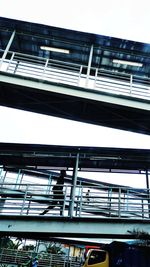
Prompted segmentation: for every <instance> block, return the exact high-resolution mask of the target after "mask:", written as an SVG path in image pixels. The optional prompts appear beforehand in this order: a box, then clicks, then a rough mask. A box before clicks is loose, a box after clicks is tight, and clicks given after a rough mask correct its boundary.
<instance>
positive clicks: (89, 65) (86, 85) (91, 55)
mask: <svg viewBox="0 0 150 267" xmlns="http://www.w3.org/2000/svg"><path fill="white" fill-rule="evenodd" d="M92 57H93V45H92V46H91V49H90V55H89V62H88V68H87V76H86V83H85V87H88V81H89V76H90V70H91V64H92Z"/></svg>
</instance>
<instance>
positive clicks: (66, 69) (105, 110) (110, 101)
mask: <svg viewBox="0 0 150 267" xmlns="http://www.w3.org/2000/svg"><path fill="white" fill-rule="evenodd" d="M0 26H1V27H0V32H1V45H0V55H1V62H0V70H1V72H0V74H1V75H0V105H4V106H8V107H14V108H19V109H24V110H29V111H33V112H38V113H43V114H48V115H52V116H57V117H62V118H67V119H71V120H78V121H82V122H88V123H92V124H97V125H103V126H108V127H113V128H119V129H124V130H129V131H136V132H139V133H144V134H149V133H150V126H149V116H150V90H149V88H150V79H149V66H148V63H147V60H148V58H149V48H148V47H147V48H146V45H145V44H142V43H136V42H131V41H127V40H122V39H115V38H111V37H105V36H100V35H94V34H88V33H81V32H74V31H69V30H65V29H60V28H54V27H48V26H45V25H38V24H33V23H28V22H26V23H24V22H21V21H15V20H9V19H3V18H1V19H0ZM49 32H51V34H49ZM32 36H34V38H32ZM46 44H48V45H46ZM43 45H44V46H43ZM56 48H57V50H56ZM117 59H118V60H119V59H124V60H125V63H122V61H119V63H115V62H116V61H114V60H117ZM120 62H121V63H120ZM12 96H13V97H12Z"/></svg>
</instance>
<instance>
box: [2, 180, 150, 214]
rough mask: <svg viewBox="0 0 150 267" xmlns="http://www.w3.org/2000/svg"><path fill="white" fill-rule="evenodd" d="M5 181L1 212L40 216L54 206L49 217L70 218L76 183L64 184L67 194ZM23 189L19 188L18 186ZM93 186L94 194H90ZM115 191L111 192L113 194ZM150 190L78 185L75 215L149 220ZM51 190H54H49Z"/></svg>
mask: <svg viewBox="0 0 150 267" xmlns="http://www.w3.org/2000/svg"><path fill="white" fill-rule="evenodd" d="M47 187H48V185H41V184H16V187H15V188H14V184H8V183H6V184H3V186H2V187H1V188H0V215H6V214H8V215H19V216H31V215H34V216H38V215H40V214H41V213H42V212H43V211H44V210H45V209H47V207H49V206H50V207H51V208H50V209H49V210H48V212H47V216H59V215H60V210H63V212H62V214H61V216H65V217H69V216H70V215H69V209H70V205H71V202H72V199H71V195H70V192H71V188H72V185H63V192H64V197H63V199H62V197H61V195H60V194H59V193H58V194H55V199H54V197H53V193H52V187H53V185H52V184H51V185H49V190H47ZM18 188H19V189H18ZM88 189H90V195H89V196H88V200H87V196H86V192H87V190H88ZM110 190H111V195H110ZM149 191H150V190H147V189H136V188H133V189H132V188H128V187H120V186H118V187H116V186H115V187H113V186H112V187H111V188H110V186H108V187H106V185H105V186H102V185H101V187H100V186H99V185H95V186H92V187H91V188H89V187H87V186H83V185H81V186H80V185H78V186H76V188H75V198H74V207H73V210H74V214H73V216H74V217H84V216H86V217H91V216H95V217H99V218H101V217H112V218H113V217H116V218H130V219H131V218H138V219H149V216H150V214H149V212H150V192H149ZM47 192H50V193H47ZM54 200H55V201H54Z"/></svg>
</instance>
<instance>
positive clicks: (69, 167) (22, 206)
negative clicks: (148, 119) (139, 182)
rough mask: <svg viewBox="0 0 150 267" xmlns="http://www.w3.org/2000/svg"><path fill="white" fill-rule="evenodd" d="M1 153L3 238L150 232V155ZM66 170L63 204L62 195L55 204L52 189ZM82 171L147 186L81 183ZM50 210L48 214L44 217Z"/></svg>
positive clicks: (14, 147)
mask: <svg viewBox="0 0 150 267" xmlns="http://www.w3.org/2000/svg"><path fill="white" fill-rule="evenodd" d="M0 148H1V155H0V160H1V164H2V168H1V188H0V195H1V198H0V224H1V227H0V232H1V234H3V235H4V234H6V233H7V234H10V235H15V236H16V235H17V236H24V237H32V238H35V237H36V236H38V238H39V239H40V238H43V237H45V238H46V237H47V236H55V237H56V236H57V237H61V236H62V237H98V236H99V237H109V238H110V237H119V238H129V237H131V234H130V233H131V232H132V231H133V230H137V229H138V230H141V231H144V232H147V233H150V226H149V218H150V190H149V166H150V161H149V150H145V149H144V150H138V149H113V148H111V149H110V148H88V147H63V146H62V147H61V146H45V145H42V146H41V145H26V144H25V145H23V144H4V143H3V144H1V146H0ZM29 162H30V165H29ZM23 166H24V168H23ZM62 169H63V170H66V171H67V173H68V174H67V175H66V176H65V181H64V184H62V187H63V200H62V198H61V202H59V200H60V194H57V195H55V204H54V202H53V192H52V188H53V185H54V184H56V181H57V179H58V177H59V171H60V170H62ZM81 171H82V172H83V171H84V172H87V173H89V172H97V173H99V175H100V173H102V172H103V173H105V175H107V174H108V173H113V174H114V173H116V174H117V173H119V174H120V176H121V175H123V174H125V173H126V174H128V175H130V178H131V179H132V175H133V177H134V175H135V174H136V175H139V176H140V175H142V176H143V175H144V176H145V182H146V184H147V187H146V188H141V189H140V188H133V187H128V186H119V185H115V184H110V183H104V182H101V181H100V177H99V178H97V180H92V179H87V178H82V176H81V177H80V172H81ZM133 179H134V178H133ZM136 179H137V177H136ZM135 184H136V181H135ZM87 192H88V194H87ZM56 202H57V204H56ZM48 206H51V208H50V209H49V211H48V212H47V213H46V214H45V215H41V214H42V212H43V211H44V210H45V209H46V208H47V207H48ZM60 211H62V212H61V215H60Z"/></svg>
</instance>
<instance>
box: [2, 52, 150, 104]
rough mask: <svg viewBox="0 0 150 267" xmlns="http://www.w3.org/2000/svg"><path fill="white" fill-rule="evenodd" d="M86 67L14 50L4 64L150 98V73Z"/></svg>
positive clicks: (44, 76)
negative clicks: (145, 74)
mask: <svg viewBox="0 0 150 267" xmlns="http://www.w3.org/2000/svg"><path fill="white" fill-rule="evenodd" d="M1 51H2V52H3V50H1ZM86 69H87V66H85V65H79V64H74V63H70V62H65V61H58V60H53V59H47V58H43V57H37V56H32V55H29V54H21V53H16V52H11V51H9V52H8V56H7V58H6V59H5V60H4V61H3V62H2V65H1V70H2V71H4V72H8V73H12V74H14V75H15V74H16V75H21V76H23V77H32V78H37V79H39V80H43V81H44V80H46V81H52V82H56V83H63V84H68V85H74V86H80V87H85V88H87V89H93V90H97V91H101V92H106V93H111V94H115V95H124V96H131V97H134V98H140V99H146V100H150V79H149V78H147V77H143V76H137V75H130V74H124V73H119V72H115V71H114V72H112V71H108V70H103V69H98V68H93V67H91V70H92V73H93V74H92V75H86V74H85V70H86ZM83 70H84V71H83Z"/></svg>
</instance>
